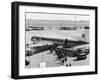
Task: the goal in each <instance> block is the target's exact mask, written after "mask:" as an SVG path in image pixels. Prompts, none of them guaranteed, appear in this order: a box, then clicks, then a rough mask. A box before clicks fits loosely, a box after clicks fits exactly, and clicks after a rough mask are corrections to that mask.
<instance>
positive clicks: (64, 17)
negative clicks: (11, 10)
mask: <svg viewBox="0 0 100 81" xmlns="http://www.w3.org/2000/svg"><path fill="white" fill-rule="evenodd" d="M75 16H76V21H89V16H84V15H67V14H66V15H63V14H47V13H46V14H44V13H26V19H34V20H35V19H36V20H72V21H75Z"/></svg>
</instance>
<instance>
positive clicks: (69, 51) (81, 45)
mask: <svg viewBox="0 0 100 81" xmlns="http://www.w3.org/2000/svg"><path fill="white" fill-rule="evenodd" d="M41 40H42V41H44V42H45V41H50V42H52V43H50V42H47V43H45V44H42V45H41V44H39V45H37V44H36V45H35V41H41ZM31 41H32V42H33V46H32V45H31V46H30V47H29V49H30V50H33V51H30V50H29V51H28V50H27V51H26V56H31V55H34V54H37V53H39V52H43V51H46V50H50V52H52V51H56V52H57V49H58V48H59V47H60V46H62V48H59V50H64V52H65V53H64V55H63V52H61V55H58V58H59V59H60V58H61V57H63V58H64V57H65V56H70V57H77V60H83V59H86V55H87V54H88V53H89V42H86V41H82V40H76V39H74V38H71V37H67V39H66V38H64V37H60V38H59V37H56V38H54V37H50V36H49V37H46V36H33V37H32V38H31ZM87 47H88V48H87ZM83 53H84V54H83ZM81 54H83V55H81ZM83 57H84V58H83Z"/></svg>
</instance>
